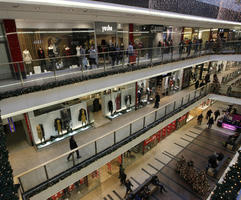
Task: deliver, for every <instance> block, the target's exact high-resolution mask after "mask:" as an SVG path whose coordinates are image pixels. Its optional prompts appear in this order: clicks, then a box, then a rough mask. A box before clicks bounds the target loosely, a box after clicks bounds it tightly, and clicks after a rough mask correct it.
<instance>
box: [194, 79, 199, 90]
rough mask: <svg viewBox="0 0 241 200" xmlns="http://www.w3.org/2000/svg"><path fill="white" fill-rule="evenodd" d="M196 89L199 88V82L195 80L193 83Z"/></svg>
mask: <svg viewBox="0 0 241 200" xmlns="http://www.w3.org/2000/svg"><path fill="white" fill-rule="evenodd" d="M198 87H199V80H197V81H196V82H195V89H196V90H197V89H198Z"/></svg>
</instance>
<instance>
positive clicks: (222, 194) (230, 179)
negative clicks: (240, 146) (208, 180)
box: [211, 151, 241, 200]
mask: <svg viewBox="0 0 241 200" xmlns="http://www.w3.org/2000/svg"><path fill="white" fill-rule="evenodd" d="M238 153H239V156H238V160H237V162H236V163H235V164H234V165H232V166H231V167H230V169H229V171H228V172H227V174H226V175H225V177H224V180H223V182H222V183H221V184H219V183H218V184H217V187H216V189H215V190H214V192H212V196H211V200H220V199H225V200H233V199H236V198H237V196H238V194H239V192H240V189H241V151H238Z"/></svg>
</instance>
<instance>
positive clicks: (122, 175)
mask: <svg viewBox="0 0 241 200" xmlns="http://www.w3.org/2000/svg"><path fill="white" fill-rule="evenodd" d="M119 179H120V182H121V185H124V184H125V181H126V174H125V170H124V168H123V166H122V164H120V168H119Z"/></svg>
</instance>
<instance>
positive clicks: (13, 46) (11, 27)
mask: <svg viewBox="0 0 241 200" xmlns="http://www.w3.org/2000/svg"><path fill="white" fill-rule="evenodd" d="M3 25H4V28H5V32H6V35H7V40H8V46H9V50H10V55H11V61H12V62H22V61H23V57H22V53H21V49H20V45H19V40H18V34H17V29H16V23H15V20H12V19H4V20H3ZM13 71H14V74H15V76H16V78H17V79H20V73H21V75H22V78H26V72H25V69H24V64H23V63H20V64H19V66H18V64H17V63H15V64H13Z"/></svg>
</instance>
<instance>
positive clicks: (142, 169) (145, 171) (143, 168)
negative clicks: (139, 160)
mask: <svg viewBox="0 0 241 200" xmlns="http://www.w3.org/2000/svg"><path fill="white" fill-rule="evenodd" d="M141 170H142V171H143V172H145V173H147V174H148V175H150V176H152V175H153V174H151V173H150V172H148V171H146V170H145V169H144V168H141Z"/></svg>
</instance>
